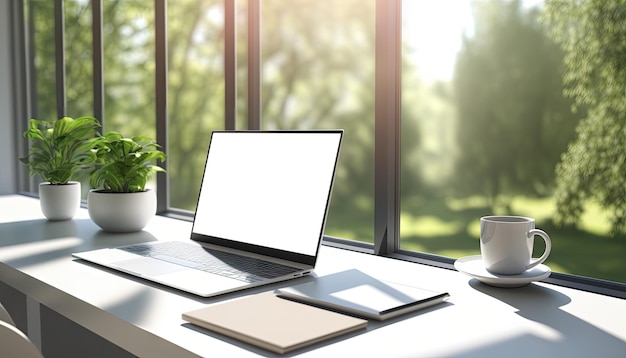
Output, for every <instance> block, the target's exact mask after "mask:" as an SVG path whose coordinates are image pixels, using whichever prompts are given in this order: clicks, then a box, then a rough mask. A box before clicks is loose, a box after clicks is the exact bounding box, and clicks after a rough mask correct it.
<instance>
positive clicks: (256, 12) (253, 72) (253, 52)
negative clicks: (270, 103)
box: [248, 0, 262, 129]
mask: <svg viewBox="0 0 626 358" xmlns="http://www.w3.org/2000/svg"><path fill="white" fill-rule="evenodd" d="M261 95H262V93H261V0H248V129H260V128H261Z"/></svg>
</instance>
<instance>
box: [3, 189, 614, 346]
mask: <svg viewBox="0 0 626 358" xmlns="http://www.w3.org/2000/svg"><path fill="white" fill-rule="evenodd" d="M190 229H191V223H189V222H185V221H178V220H173V219H167V218H163V217H155V218H154V219H153V220H152V221H151V223H150V224H149V225H148V227H147V228H146V229H145V230H144V231H142V232H139V233H136V234H118V235H112V234H106V233H104V232H102V231H99V229H98V228H97V226H96V225H95V224H93V223H92V222H91V221H90V219H89V217H88V215H87V212H86V210H84V209H81V211H80V212H79V214H78V215H77V216H76V217H75V218H74V220H71V221H66V222H48V221H46V220H45V219H44V218H43V216H42V214H41V212H40V209H39V202H38V200H36V199H32V198H28V197H24V196H19V195H10V196H0V261H1V262H2V264H0V282H2V286H1V287H0V290H1V289H2V287H4V288H5V291H6V290H7V289H10V291H11V292H14V293H18V294H19V295H21V294H23V295H25V296H26V303H25V304H23V305H22V306H20V304H19V302H18V304H12V306H13V307H18V308H19V307H24V308H25V310H26V311H27V315H26V318H25V319H26V321H27V322H28V331H29V333H30V334H31V336H34V339H35V340H36V341H38V342H42V345H43V347H42V349H43V352H44V354H48V356H50V357H53V356H55V355H61V354H64V355H70V356H73V355H79V354H80V355H82V356H89V357H93V356H98V354H101V355H109V356H110V355H112V354H114V355H118V354H117V353H111V352H115V349H118V348H117V347H119V348H121V350H120V351H119V352H120V354H119V355H124V354H126V353H130V354H131V355H136V356H142V357H161V356H162V357H185V356H194V355H199V356H205V357H206V356H217V357H222V356H225V357H240V356H273V354H271V353H269V352H266V351H264V350H261V349H257V348H254V347H252V346H249V345H246V344H242V343H239V342H237V341H235V340H232V339H229V338H227V337H224V336H220V335H218V334H214V333H210V332H208V331H204V330H201V329H195V328H194V327H193V326H190V325H188V324H186V323H185V322H184V321H183V320H182V319H181V313H182V312H185V311H188V310H192V309H197V308H201V307H204V306H205V305H208V304H213V303H216V302H220V301H223V300H226V299H231V298H234V297H239V296H242V295H248V294H252V293H257V292H261V291H265V290H269V289H273V288H276V287H280V286H287V285H289V284H286V283H283V284H279V285H271V286H266V287H264V288H256V289H253V290H248V291H243V292H240V293H237V294H231V295H226V296H223V297H219V298H214V299H202V298H198V297H195V296H192V295H187V294H184V293H180V292H177V291H174V290H170V289H168V288H164V287H161V286H157V285H153V284H151V283H147V282H145V281H142V280H139V279H135V278H131V277H129V276H124V275H122V274H118V273H113V272H111V271H107V270H104V269H100V268H97V267H94V266H92V265H89V264H86V263H83V262H80V261H76V260H73V259H72V258H71V256H70V254H71V253H72V252H75V251H82V250H88V249H92V248H101V247H107V246H116V245H121V244H128V243H134V242H141V241H148V240H170V239H177V240H186V239H187V237H188V235H189V231H190ZM555 250H558V248H555ZM350 268H358V269H360V270H362V271H364V272H367V273H369V274H371V275H374V276H376V277H379V278H383V279H392V280H394V281H397V282H406V283H412V284H414V285H416V286H420V287H424V288H431V289H434V290H445V291H448V292H449V293H450V294H451V299H450V301H449V302H448V303H446V304H444V305H440V306H439V307H436V308H431V309H427V310H424V311H420V312H417V313H414V314H410V315H408V316H404V317H401V318H398V319H394V320H392V321H390V322H383V323H377V322H370V325H369V327H368V329H367V330H365V331H361V332H357V333H354V334H351V335H348V336H347V337H342V338H337V339H334V340H331V341H328V342H325V343H321V344H318V345H315V346H313V347H311V348H305V349H302V350H299V351H297V352H294V354H293V355H297V356H302V357H341V356H364V357H432V356H455V357H470V356H476V357H486V356H494V357H502V356H507V357H515V356H519V357H525V358H527V357H531V356H534V355H537V354H538V355H539V356H546V357H548V356H549V357H622V358H623V357H626V301H625V300H622V299H618V298H612V297H607V296H602V295H598V294H592V293H588V292H583V291H578V290H574V289H569V288H564V287H559V286H554V285H550V284H545V283H535V284H531V285H529V286H526V287H524V288H518V289H498V288H493V287H489V286H485V285H483V284H480V283H478V282H476V281H474V280H472V279H470V278H468V277H467V276H464V275H462V274H460V273H458V272H456V271H451V270H444V269H439V268H434V267H430V266H425V265H419V264H414V263H409V262H403V261H399V260H393V259H386V258H381V257H376V256H373V255H367V254H362V253H356V252H351V251H347V250H341V249H337V248H331V247H326V246H323V247H322V249H321V254H320V258H319V262H318V267H317V269H316V272H317V274H318V275H324V274H327V273H332V272H337V271H340V270H344V269H350ZM295 282H298V281H295ZM293 283H294V281H292V282H291V283H290V284H293ZM5 296H6V295H5ZM14 301H15V300H14ZM18 301H19V300H18ZM5 306H6V305H5ZM9 309H10V308H9ZM14 311H15V309H14ZM12 313H14V314H16V315H17V316H18V317H21V316H23V315H24V313H23V312H12ZM55 317H57V318H55ZM58 317H63V319H62V320H59V319H58ZM64 319H67V320H64ZM68 320H69V321H68ZM58 322H61V323H58ZM63 322H66V323H67V322H69V323H70V325H73V326H75V327H78V331H80V330H83V331H85V332H87V333H86V334H83V333H80V332H79V333H76V334H73V333H72V334H69V333H67V332H66V331H63V333H60V332H57V331H59V330H61V329H62V328H63V327H65V325H67V324H66V323H63ZM62 324H65V325H64V326H63V327H61V326H59V325H62ZM22 325H24V324H22ZM63 329H65V328H63ZM92 336H96V337H102V340H101V343H102V344H103V347H102V348H100V347H97V345H94V344H88V345H87V344H82V345H81V342H82V339H83V338H80V337H86V338H84V340H85V341H88V340H89V339H90V338H89V337H92ZM77 337H78V338H77ZM79 338H80V339H79ZM109 342H110V343H109ZM111 343H112V344H111ZM106 345H109V346H113V347H114V348H111V347H109V348H106V347H104V346H106ZM72 346H75V347H76V348H75V350H74V351H72V348H71V347H72ZM77 349H80V350H82V351H81V352H76V350H77ZM107 349H109V350H107ZM124 351H126V352H124ZM103 352H108V353H103ZM287 356H290V355H287Z"/></svg>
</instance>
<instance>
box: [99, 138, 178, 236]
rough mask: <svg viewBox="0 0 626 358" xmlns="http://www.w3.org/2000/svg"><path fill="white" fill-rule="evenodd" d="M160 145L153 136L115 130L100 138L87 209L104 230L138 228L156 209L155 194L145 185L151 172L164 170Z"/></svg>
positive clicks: (140, 227)
mask: <svg viewBox="0 0 626 358" xmlns="http://www.w3.org/2000/svg"><path fill="white" fill-rule="evenodd" d="M159 148H160V146H159V145H158V144H157V143H156V142H155V141H154V140H152V139H150V138H147V137H140V136H138V137H132V138H127V137H124V136H122V135H121V134H119V133H116V132H109V133H106V134H104V136H103V137H102V140H101V141H99V142H98V146H97V147H96V148H95V154H96V168H95V169H94V170H93V172H92V173H91V175H90V178H89V182H90V184H91V186H92V188H93V189H91V190H90V191H89V193H88V194H87V209H88V211H89V216H90V217H91V219H92V220H93V221H94V222H95V223H96V224H97V225H98V226H100V228H102V229H103V230H104V231H108V232H133V231H139V230H141V229H143V228H144V227H145V226H146V224H147V223H148V221H149V220H150V219H151V218H152V217H153V216H154V214H155V213H156V194H155V193H154V191H153V190H150V189H146V188H145V186H146V183H147V181H148V179H149V178H150V176H151V175H152V174H154V173H157V172H164V171H165V169H163V168H161V167H159V166H158V165H157V164H156V161H157V160H160V161H165V158H166V156H165V153H163V152H162V151H161V150H160V149H159Z"/></svg>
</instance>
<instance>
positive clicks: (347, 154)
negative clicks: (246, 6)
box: [261, 0, 375, 242]
mask: <svg viewBox="0 0 626 358" xmlns="http://www.w3.org/2000/svg"><path fill="white" fill-rule="evenodd" d="M261 12H262V21H261V23H262V36H261V46H262V65H261V66H262V101H261V102H262V109H261V111H262V128H263V129H329V128H343V129H344V130H345V135H344V142H343V146H342V152H341V156H340V161H339V168H338V171H337V175H336V181H335V187H334V189H333V196H332V202H331V207H330V212H329V215H328V222H327V225H326V232H325V233H326V234H327V235H330V236H337V237H341V238H346V239H352V240H361V241H369V242H372V241H373V236H374V234H373V233H374V224H373V222H374V220H373V219H374V191H373V186H374V172H373V163H374V77H375V76H374V60H375V41H374V38H375V37H374V29H375V1H374V0H370V1H362V0H335V1H332V0H325V1H319V0H295V1H282V0H264V1H263V2H262V9H261Z"/></svg>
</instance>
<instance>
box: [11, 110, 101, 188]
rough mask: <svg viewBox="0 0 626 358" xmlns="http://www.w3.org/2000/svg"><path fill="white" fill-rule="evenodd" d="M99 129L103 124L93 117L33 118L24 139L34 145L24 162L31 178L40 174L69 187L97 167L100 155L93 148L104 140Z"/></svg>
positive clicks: (43, 177)
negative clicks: (50, 119)
mask: <svg viewBox="0 0 626 358" xmlns="http://www.w3.org/2000/svg"><path fill="white" fill-rule="evenodd" d="M98 127H100V123H99V122H98V120H97V119H95V118H93V117H80V118H76V119H73V118H70V117H63V118H60V119H57V120H54V121H42V120H38V119H31V120H30V123H29V128H28V129H27V130H26V131H24V137H25V138H27V139H28V140H30V141H31V143H32V145H31V147H30V150H29V153H28V156H26V157H24V158H20V161H21V162H22V163H24V164H26V165H27V166H28V169H29V173H30V175H31V176H34V175H37V174H39V176H41V178H42V179H43V180H44V181H47V182H50V183H51V184H67V182H69V181H70V180H72V179H77V178H79V177H80V176H81V175H83V174H85V173H87V172H89V171H90V169H92V168H93V165H94V162H95V159H96V156H95V153H94V152H93V151H92V149H93V148H94V147H95V146H96V145H97V143H98V141H99V140H100V135H99V133H98Z"/></svg>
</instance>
